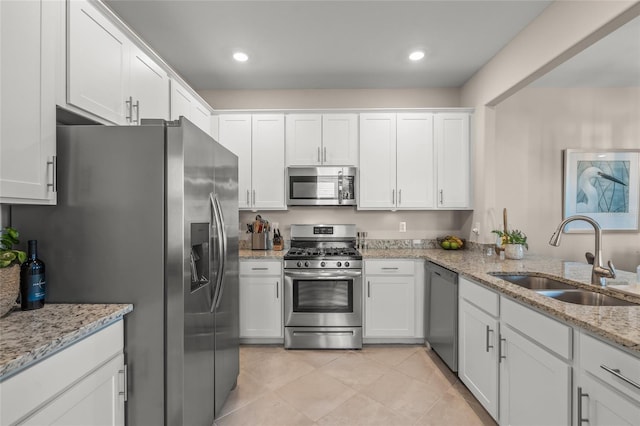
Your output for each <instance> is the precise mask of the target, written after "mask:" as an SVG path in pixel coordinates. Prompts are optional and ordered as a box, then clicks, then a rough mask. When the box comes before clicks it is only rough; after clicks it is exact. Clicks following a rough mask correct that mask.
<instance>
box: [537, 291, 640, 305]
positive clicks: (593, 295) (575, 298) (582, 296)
mask: <svg viewBox="0 0 640 426" xmlns="http://www.w3.org/2000/svg"><path fill="white" fill-rule="evenodd" d="M537 293H539V294H542V295H544V296H547V297H551V298H553V299H556V300H560V301H562V302H567V303H573V304H576V305H589V306H638V304H637V303H633V302H629V301H626V300H622V299H618V298H615V297H611V296H607V295H606V294H602V293H597V292H595V291H590V290H583V289H574V290H538V291H537Z"/></svg>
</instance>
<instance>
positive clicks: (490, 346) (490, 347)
mask: <svg viewBox="0 0 640 426" xmlns="http://www.w3.org/2000/svg"><path fill="white" fill-rule="evenodd" d="M489 333H493V330H492V329H490V328H489V326H487V345H486V346H487V352H489V349H493V345H490V344H489Z"/></svg>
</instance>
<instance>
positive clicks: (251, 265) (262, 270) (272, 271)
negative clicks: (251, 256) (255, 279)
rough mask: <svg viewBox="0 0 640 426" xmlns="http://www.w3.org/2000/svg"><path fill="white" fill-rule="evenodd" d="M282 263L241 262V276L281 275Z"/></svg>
mask: <svg viewBox="0 0 640 426" xmlns="http://www.w3.org/2000/svg"><path fill="white" fill-rule="evenodd" d="M280 274H282V262H278V261H266V262H264V261H250V262H247V261H241V262H240V275H280Z"/></svg>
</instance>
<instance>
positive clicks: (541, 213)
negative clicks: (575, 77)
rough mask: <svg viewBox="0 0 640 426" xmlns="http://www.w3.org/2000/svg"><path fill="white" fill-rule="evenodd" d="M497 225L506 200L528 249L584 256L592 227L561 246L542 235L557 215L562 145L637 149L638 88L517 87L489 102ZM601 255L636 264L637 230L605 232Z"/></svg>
mask: <svg viewBox="0 0 640 426" xmlns="http://www.w3.org/2000/svg"><path fill="white" fill-rule="evenodd" d="M495 115H496V134H495V144H496V150H497V151H498V152H500V153H501V158H504V159H505V161H502V162H500V163H499V165H498V167H497V169H496V170H497V178H496V183H495V194H496V196H495V200H496V201H495V206H496V210H497V211H495V212H493V214H494V216H496V217H497V223H495V222H494V223H493V224H492V226H494V227H496V228H498V227H500V224H501V223H502V208H503V207H507V208H508V212H509V223H510V225H511V226H513V227H515V228H518V229H522V230H524V231H525V232H526V233H527V235H528V236H529V240H530V251H531V252H534V253H541V254H547V255H551V256H555V257H561V258H563V259H568V260H579V261H584V252H586V251H591V252H593V249H594V237H593V233H589V234H575V233H572V234H566V235H564V236H563V238H562V243H561V245H560V247H557V248H556V247H551V246H550V245H549V244H548V242H549V238H550V237H551V234H552V233H553V231H554V230H555V228H556V226H557V225H558V223H560V221H561V220H562V186H563V175H562V150H563V149H566V148H574V149H616V148H617V149H640V120H639V119H638V117H640V88H637V87H635V88H608V89H547V88H528V89H524V90H522V91H520V92H518V93H517V94H515V95H514V96H512V97H511V98H509V99H507V100H506V101H504V102H502V103H501V104H500V105H498V106H497V107H496V109H495ZM603 253H604V260H605V261H606V260H608V259H612V260H613V262H614V264H615V265H616V267H618V268H619V269H623V270H627V271H635V268H636V266H637V265H640V233H638V232H605V234H604V237H603Z"/></svg>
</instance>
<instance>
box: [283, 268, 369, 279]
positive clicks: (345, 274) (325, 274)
mask: <svg viewBox="0 0 640 426" xmlns="http://www.w3.org/2000/svg"><path fill="white" fill-rule="evenodd" d="M284 275H285V276H286V277H292V278H313V279H318V280H323V279H325V280H342V279H350V278H354V277H360V276H362V271H350V270H341V269H338V270H335V271H330V272H329V271H314V272H310V271H287V270H285V271H284Z"/></svg>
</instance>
